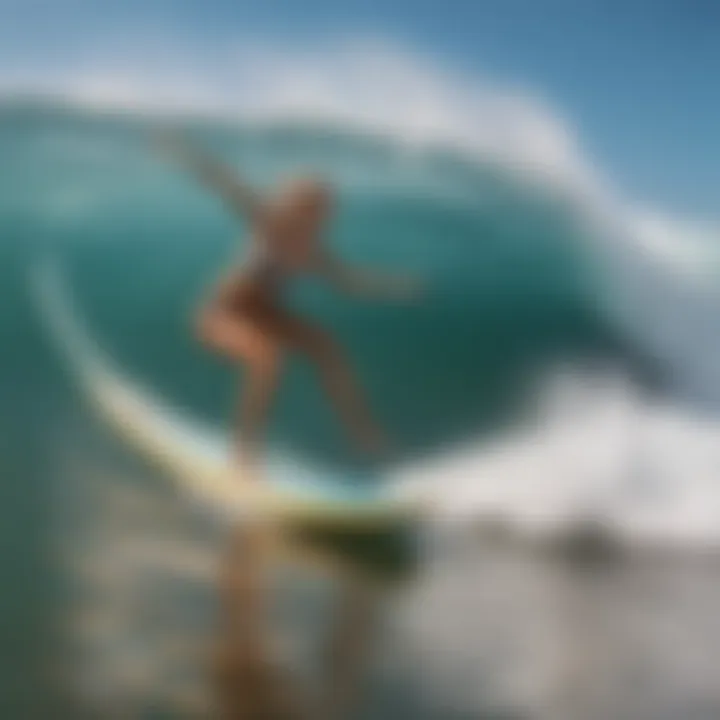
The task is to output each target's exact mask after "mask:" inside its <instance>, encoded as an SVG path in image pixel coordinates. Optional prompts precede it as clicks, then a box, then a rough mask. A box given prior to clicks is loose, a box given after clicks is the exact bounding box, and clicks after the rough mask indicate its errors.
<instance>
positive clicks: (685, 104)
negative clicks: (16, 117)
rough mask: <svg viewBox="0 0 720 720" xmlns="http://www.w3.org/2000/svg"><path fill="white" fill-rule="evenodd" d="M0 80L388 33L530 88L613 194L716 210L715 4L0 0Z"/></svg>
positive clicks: (719, 94)
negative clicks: (107, 62) (136, 43)
mask: <svg viewBox="0 0 720 720" xmlns="http://www.w3.org/2000/svg"><path fill="white" fill-rule="evenodd" d="M0 12H2V17H0V75H2V73H3V72H6V71H9V70H12V71H17V70H18V68H25V67H29V68H32V69H33V70H34V71H36V72H41V71H42V70H43V68H44V67H47V68H48V70H51V69H52V68H53V67H54V66H57V65H61V64H62V63H64V62H67V61H69V60H70V59H71V58H73V57H74V56H82V55H83V54H85V55H87V56H91V53H92V52H94V51H97V50H98V49H102V47H103V45H104V44H105V43H113V42H117V41H118V39H122V41H123V42H125V43H127V46H128V54H131V53H132V43H133V38H134V37H136V36H138V37H140V36H142V37H147V36H148V35H152V33H155V34H156V35H157V36H159V37H162V36H165V35H167V36H172V37H173V38H174V39H176V40H180V41H182V42H183V43H185V45H186V47H188V48H189V49H191V48H192V49H193V52H197V53H202V52H203V49H204V48H211V47H212V46H213V45H215V44H217V43H220V42H224V41H226V40H228V39H231V38H233V37H242V38H255V39H263V38H266V39H269V40H271V41H274V42H278V41H282V39H283V38H291V39H292V40H293V41H294V42H297V41H298V40H299V41H300V42H306V43H307V44H309V45H312V44H313V43H314V42H316V41H317V40H321V39H327V38H333V37H344V36H347V37H353V36H363V35H373V36H381V37H383V38H386V39H388V40H397V41H399V42H401V43H403V44H405V45H409V46H411V47H414V48H417V49H418V50H419V51H421V52H423V53H426V54H427V53H429V54H430V55H433V56H435V57H437V58H439V59H440V60H441V61H442V62H443V63H444V64H445V65H446V66H447V65H449V66H450V67H451V68H452V67H456V68H458V70H460V71H462V72H464V73H470V74H475V73H477V74H478V75H484V76H489V77H490V78H492V79H494V80H497V81H499V82H501V83H502V82H508V83H510V84H518V83H519V84H520V85H521V86H523V87H527V88H530V89H531V90H533V91H534V92H538V93H540V94H541V95H543V96H544V97H545V98H546V99H547V100H548V101H549V102H550V104H551V105H552V106H553V107H554V108H555V109H556V110H557V111H558V112H559V113H560V114H561V115H562V116H564V117H565V118H567V119H568V120H569V122H570V123H571V124H572V125H573V126H574V127H575V128H576V129H577V131H578V133H579V135H580V138H581V141H582V145H583V147H584V150H585V152H586V153H587V154H588V155H589V157H590V158H591V159H592V160H594V161H595V162H596V163H597V164H598V165H599V166H600V167H601V168H602V169H603V171H604V172H605V173H606V174H608V175H609V176H610V177H611V178H612V180H613V183H614V184H615V186H616V187H619V188H620V189H621V191H623V192H624V193H625V194H628V195H629V196H630V197H632V198H634V199H635V200H638V201H641V202H651V203H653V204H655V205H661V206H663V207H665V208H668V209H672V210H675V211H680V212H695V213H701V214H705V215H711V216H713V215H717V206H718V188H720V90H719V89H718V84H717V80H716V77H715V75H716V73H717V71H718V70H719V69H720V2H714V1H713V0H445V1H444V2H443V1H441V0H385V1H384V2H383V1H381V0H253V1H252V2H245V1H244V0H175V1H174V2H171V1H170V0H144V1H143V0H124V1H120V0H117V1H116V0H104V1H102V2H101V1H100V0H97V1H96V2H91V1H85V2H83V1H82V0H48V1H47V2H38V1H37V0H24V1H22V0H0Z"/></svg>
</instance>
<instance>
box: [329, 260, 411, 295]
mask: <svg viewBox="0 0 720 720" xmlns="http://www.w3.org/2000/svg"><path fill="white" fill-rule="evenodd" d="M317 272H318V273H319V274H320V275H322V277H323V278H325V280H327V281H328V282H329V283H330V284H331V285H333V286H334V287H336V288H337V289H338V290H342V291H343V292H346V293H349V294H352V295H361V296H364V297H370V298H378V299H386V300H397V301H402V302H405V301H410V300H415V299H417V298H418V297H419V296H420V294H421V291H422V286H421V284H420V283H419V282H418V281H417V279H415V278H413V277H409V276H401V275H390V274H386V273H382V272H379V271H375V270H369V269H365V268H359V267H356V266H353V265H348V264H346V263H343V262H342V261H340V260H339V259H338V258H336V257H334V256H332V255H330V254H329V253H322V254H321V255H320V257H319V258H318V261H317Z"/></svg>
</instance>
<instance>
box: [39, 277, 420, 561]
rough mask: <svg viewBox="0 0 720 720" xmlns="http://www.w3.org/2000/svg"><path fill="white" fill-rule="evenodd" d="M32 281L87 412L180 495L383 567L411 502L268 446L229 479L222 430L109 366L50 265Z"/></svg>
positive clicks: (412, 517)
mask: <svg viewBox="0 0 720 720" xmlns="http://www.w3.org/2000/svg"><path fill="white" fill-rule="evenodd" d="M34 280H35V283H34V285H35V290H36V291H37V293H38V300H39V307H40V310H41V314H42V316H43V319H44V320H45V322H46V324H47V327H48V329H49V330H50V333H51V335H52V337H53V338H54V340H55V342H56V344H57V345H58V348H59V350H60V351H61V355H62V357H63V358H64V359H65V361H66V364H67V366H68V367H69V369H70V370H71V372H72V374H73V375H74V377H75V379H76V381H77V383H78V386H79V387H80V389H81V392H82V394H83V396H84V397H85V398H86V399H87V401H89V403H90V406H91V408H92V410H93V412H94V413H95V415H96V416H97V417H98V418H99V419H100V420H101V421H102V422H103V423H104V424H106V425H107V426H108V427H109V428H111V429H112V430H113V431H114V432H115V433H116V434H117V435H118V436H119V437H121V438H122V439H123V440H124V441H125V442H126V443H127V444H128V446H129V447H130V448H132V449H133V450H134V452H135V453H136V454H138V455H140V456H141V457H144V458H146V459H147V460H149V461H151V462H152V463H154V464H155V465H156V466H157V467H159V468H160V469H161V470H162V471H163V474H164V475H165V476H166V477H167V478H168V479H169V480H170V481H171V482H172V483H173V484H174V486H175V487H177V488H178V490H180V491H181V492H182V493H184V494H185V495H186V496H187V498H188V499H190V500H192V501H194V502H197V503H200V504H202V505H203V506H204V507H205V508H207V509H208V510H210V511H211V512H213V513H217V514H218V515H220V516H224V517H225V518H226V519H227V520H229V521H231V522H232V521H236V520H242V519H243V518H247V517H248V515H252V514H262V515H263V516H265V517H272V518H273V519H275V520H277V521H279V522H280V523H282V525H283V526H284V527H285V528H286V529H287V531H288V532H289V533H290V534H292V535H293V536H294V537H295V538H297V540H298V541H301V542H302V543H303V544H304V545H305V546H306V547H311V546H314V547H317V548H318V549H320V550H322V548H323V547H327V546H328V544H329V545H331V546H333V547H334V548H336V549H337V548H340V547H341V546H344V547H345V550H344V553H345V554H346V555H347V554H350V555H352V554H353V550H355V551H357V553H359V555H361V556H362V557H363V558H367V557H368V556H369V555H374V556H376V560H375V561H373V562H376V561H377V560H382V559H383V558H384V559H385V560H388V559H390V562H391V564H393V565H394V564H396V563H395V561H394V560H392V558H393V557H394V558H396V559H397V558H400V557H401V556H402V557H404V556H405V551H404V550H401V551H400V552H398V548H400V547H401V546H404V541H402V538H404V537H405V536H406V535H407V531H408V528H410V527H411V526H412V525H413V524H414V523H415V522H416V520H417V519H418V517H419V515H420V513H421V511H422V507H421V505H420V504H419V503H418V502H412V501H410V500H408V499H405V498H400V497H394V496H392V495H391V494H390V493H388V492H387V490H385V489H384V488H383V486H382V485H377V484H370V483H364V482H362V480H360V481H357V482H354V483H343V484H341V483H339V482H337V479H336V478H333V477H331V476H330V474H329V473H324V472H323V471H321V470H320V469H318V468H313V467H310V466H308V464H307V463H306V462H298V461H297V460H296V459H293V458H291V457H289V456H282V455H279V454H277V453H275V454H270V456H269V458H268V460H267V465H266V468H265V470H264V472H263V477H262V478H261V480H262V481H260V482H256V481H253V480H249V479H247V478H241V477H239V476H238V471H237V469H236V467H235V465H234V463H233V462H232V452H231V444H230V442H229V439H228V438H227V437H226V436H225V435H223V434H222V433H221V432H219V431H217V430H216V429H214V428H211V427H209V426H207V425H204V424H202V423H200V422H199V421H198V420H197V419H195V418H193V417H190V416H189V415H188V414H187V413H185V412H183V411H182V410H180V409H179V408H177V407H173V406H172V405H170V404H168V403H167V402H166V401H163V400H161V399H160V398H158V397H157V396H156V395H155V394H153V393H152V392H151V391H150V390H148V389H147V388H145V387H143V386H142V385H141V384H140V383H138V382H137V381H135V380H134V379H132V378H130V377H128V376H127V375H125V374H124V373H123V372H122V371H121V370H119V369H118V368H116V367H115V365H114V363H113V361H112V360H111V359H110V358H109V357H107V356H106V355H105V353H104V352H103V351H102V349H101V348H100V347H99V346H98V345H97V343H96V342H95V341H94V340H93V339H92V337H91V336H90V334H89V333H88V332H87V330H86V329H85V327H84V324H83V321H82V320H81V317H80V316H79V314H78V313H77V312H76V311H75V309H74V307H73V302H72V298H71V295H70V293H69V291H68V289H67V287H66V283H65V282H64V281H63V278H62V274H61V273H60V271H59V269H58V268H57V267H56V266H54V265H51V264H47V265H45V266H42V267H41V268H39V269H38V271H37V275H36V277H35V278H34Z"/></svg>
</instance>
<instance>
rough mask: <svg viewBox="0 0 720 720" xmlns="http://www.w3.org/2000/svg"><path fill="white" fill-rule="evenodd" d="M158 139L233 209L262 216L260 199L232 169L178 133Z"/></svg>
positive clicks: (254, 218) (255, 217)
mask: <svg viewBox="0 0 720 720" xmlns="http://www.w3.org/2000/svg"><path fill="white" fill-rule="evenodd" d="M159 139H160V145H161V147H162V148H163V149H164V150H165V152H166V153H167V154H168V155H170V157H171V158H172V159H173V160H175V161H176V162H178V163H179V164H180V165H182V166H183V167H184V168H185V169H186V170H189V171H190V172H191V173H192V174H193V175H195V177H197V178H198V179H199V180H200V182H202V183H203V184H204V185H206V186H207V187H208V188H210V189H211V190H214V191H215V192H216V193H217V194H218V195H220V197H222V198H223V200H224V201H225V203H226V204H227V205H228V206H229V207H230V209H231V210H232V211H233V212H235V213H237V214H240V215H242V216H243V217H245V218H246V219H248V220H252V221H257V220H258V219H259V216H260V214H261V212H262V201H261V199H260V198H259V197H258V196H257V195H256V193H255V191H254V190H253V189H252V188H251V187H249V186H248V185H246V184H245V183H244V182H243V181H242V180H241V178H239V177H238V175H237V174H236V173H235V172H234V171H233V170H232V169H231V168H229V167H228V166H227V165H225V164H224V163H222V162H221V161H219V160H217V159H216V158H214V157H212V156H211V155H210V154H207V153H204V152H203V151H202V150H200V149H199V148H197V147H195V146H194V145H192V144H191V143H189V142H188V141H186V140H185V138H184V137H182V136H181V135H180V134H179V133H175V132H166V133H163V134H161V135H160V137H159Z"/></svg>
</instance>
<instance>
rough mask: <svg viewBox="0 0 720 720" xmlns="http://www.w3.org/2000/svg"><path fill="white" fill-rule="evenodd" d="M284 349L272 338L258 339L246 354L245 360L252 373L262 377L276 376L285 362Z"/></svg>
mask: <svg viewBox="0 0 720 720" xmlns="http://www.w3.org/2000/svg"><path fill="white" fill-rule="evenodd" d="M283 355H284V353H283V347H282V344H281V343H280V342H278V341H277V340H275V339H273V338H271V337H258V338H256V339H255V340H254V342H253V343H252V344H251V346H249V347H248V348H247V350H246V353H245V360H246V361H247V362H248V364H249V365H250V370H251V372H254V373H256V374H262V375H276V374H277V373H279V372H280V368H281V366H282V361H283Z"/></svg>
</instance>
